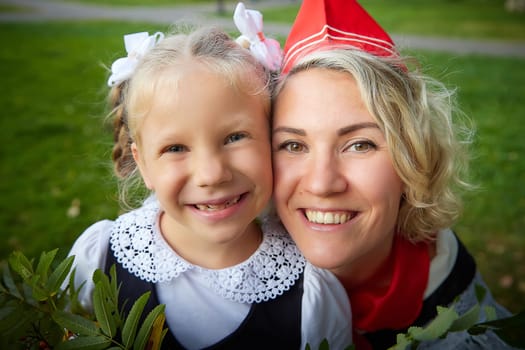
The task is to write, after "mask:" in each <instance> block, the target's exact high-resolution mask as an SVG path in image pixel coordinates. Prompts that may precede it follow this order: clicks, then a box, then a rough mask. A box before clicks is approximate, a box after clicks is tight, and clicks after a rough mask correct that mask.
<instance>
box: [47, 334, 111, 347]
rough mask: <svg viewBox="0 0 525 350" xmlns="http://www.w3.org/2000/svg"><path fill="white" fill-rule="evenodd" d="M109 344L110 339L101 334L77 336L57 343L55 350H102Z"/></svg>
mask: <svg viewBox="0 0 525 350" xmlns="http://www.w3.org/2000/svg"><path fill="white" fill-rule="evenodd" d="M110 345H111V340H110V339H107V338H106V337H104V336H102V335H98V336H89V337H78V338H75V339H73V340H69V341H66V342H62V343H59V344H58V345H57V347H56V349H57V350H70V349H72V350H102V349H107V348H108V347H109V346H110Z"/></svg>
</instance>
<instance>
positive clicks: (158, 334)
mask: <svg viewBox="0 0 525 350" xmlns="http://www.w3.org/2000/svg"><path fill="white" fill-rule="evenodd" d="M165 321H166V315H165V314H164V313H161V314H159V315H158V316H157V317H156V318H155V321H153V326H152V327H151V333H150V335H149V340H148V344H147V345H148V350H160V349H161V346H162V341H163V340H164V337H165V336H166V333H167V332H168V329H167V328H164V322H165Z"/></svg>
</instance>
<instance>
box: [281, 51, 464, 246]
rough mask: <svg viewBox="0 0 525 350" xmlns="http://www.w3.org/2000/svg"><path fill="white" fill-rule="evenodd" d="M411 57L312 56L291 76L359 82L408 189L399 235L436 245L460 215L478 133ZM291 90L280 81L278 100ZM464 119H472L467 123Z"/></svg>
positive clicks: (321, 53) (360, 53)
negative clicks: (328, 74) (313, 74)
mask: <svg viewBox="0 0 525 350" xmlns="http://www.w3.org/2000/svg"><path fill="white" fill-rule="evenodd" d="M407 62H408V60H407V59H403V58H401V57H388V58H387V57H378V56H374V55H371V54H369V53H366V52H364V51H361V50H356V49H353V48H335V49H332V50H324V51H323V50H321V51H317V52H312V53H310V54H307V55H306V56H304V57H303V58H302V59H300V60H299V61H298V62H297V63H296V64H295V65H294V67H293V68H292V69H291V70H290V72H289V74H288V76H291V75H293V74H296V73H298V72H301V71H305V70H309V69H314V68H321V69H329V70H335V71H339V72H345V73H348V74H350V75H351V76H352V77H353V78H354V79H355V81H356V83H357V85H358V87H359V90H360V93H361V97H362V99H363V101H364V103H365V104H366V106H367V109H368V111H369V112H370V113H371V114H372V116H373V117H374V118H375V119H376V121H377V123H378V124H379V127H380V128H381V130H382V132H383V133H384V135H385V139H386V142H387V144H388V148H389V151H390V155H391V158H392V161H393V166H394V168H395V169H396V172H397V174H398V175H399V177H400V178H401V180H402V181H403V183H404V193H403V198H402V201H401V204H400V212H399V216H398V221H397V232H399V234H401V235H404V236H405V237H406V238H408V239H409V240H411V241H413V242H417V241H423V240H428V239H433V238H434V237H435V234H436V232H437V231H438V230H440V229H444V228H447V227H450V226H451V225H452V224H453V223H454V222H455V220H456V219H457V218H458V216H459V214H460V212H461V209H462V200H461V196H460V190H462V189H468V188H470V187H471V185H470V184H469V183H468V182H467V181H466V180H465V176H466V175H467V165H468V153H467V151H468V147H467V146H468V144H469V143H470V142H471V138H472V131H471V129H470V128H467V127H466V125H467V124H466V123H462V124H460V123H459V122H458V123H457V124H456V123H455V121H454V120H453V117H464V116H463V115H462V114H461V113H460V111H459V110H458V109H457V107H456V105H455V101H454V96H455V91H454V90H449V89H447V88H446V87H445V86H444V85H443V84H442V83H440V82H439V81H437V80H435V79H433V78H431V77H429V76H425V75H424V74H421V73H420V72H418V71H409V70H408V69H407V66H406V63H407ZM284 84H286V77H284V78H283V80H282V81H281V82H280V83H279V85H278V86H277V89H276V91H275V96H277V95H278V92H279V91H280V90H281V89H282V87H283V85H284ZM464 121H466V119H465V120H464Z"/></svg>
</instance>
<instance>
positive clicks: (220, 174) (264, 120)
mask: <svg viewBox="0 0 525 350" xmlns="http://www.w3.org/2000/svg"><path fill="white" fill-rule="evenodd" d="M184 69H185V71H184V73H183V75H182V76H181V78H180V79H179V81H178V84H166V83H161V84H160V85H159V86H158V88H157V92H156V94H155V98H154V101H152V105H151V109H150V111H149V113H148V115H147V116H146V117H145V118H144V120H143V121H141V122H140V123H139V125H138V136H139V142H137V143H136V144H134V145H133V146H132V150H133V152H134V156H135V159H136V160H137V164H138V165H139V169H140V172H141V175H142V177H143V179H144V182H145V184H146V186H147V187H148V188H149V189H151V190H153V191H154V192H155V194H156V196H157V198H158V200H159V202H160V205H161V207H162V208H163V209H164V215H163V217H162V219H161V227H162V229H163V234H164V235H165V236H169V237H166V238H167V239H168V241H170V242H184V244H183V245H182V246H181V247H175V249H176V250H177V251H178V252H179V253H180V252H181V250H183V249H185V247H193V248H197V247H200V248H197V249H201V250H204V251H205V249H206V248H210V249H213V248H217V247H218V246H221V247H223V248H224V247H228V245H229V244H236V243H238V242H239V239H241V240H242V239H243V235H244V233H245V232H246V231H247V230H251V231H253V227H254V226H253V225H250V224H251V223H252V222H253V220H254V219H255V218H256V216H257V215H258V214H259V213H260V212H261V211H262V210H263V209H264V207H265V206H266V204H267V202H268V200H269V199H270V197H271V191H272V171H271V148H270V141H269V119H268V116H267V112H266V111H267V108H265V102H264V101H263V98H262V97H261V95H253V94H252V95H248V94H245V93H243V92H241V91H238V90H237V89H235V88H234V87H232V86H231V85H230V84H229V83H228V82H227V81H226V80H225V79H224V78H222V77H219V76H218V75H217V74H215V73H212V72H210V71H209V70H207V69H205V68H203V66H202V65H196V64H193V65H192V66H190V67H188V66H185V67H184ZM166 74H177V75H180V73H177V72H175V73H170V72H166Z"/></svg>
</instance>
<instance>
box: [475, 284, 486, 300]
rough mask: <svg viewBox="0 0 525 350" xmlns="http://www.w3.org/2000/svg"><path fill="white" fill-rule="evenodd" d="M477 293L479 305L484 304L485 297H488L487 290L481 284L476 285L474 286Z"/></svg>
mask: <svg viewBox="0 0 525 350" xmlns="http://www.w3.org/2000/svg"><path fill="white" fill-rule="evenodd" d="M474 288H475V291H476V299H477V300H478V303H480V304H481V303H482V302H483V299H485V295H487V288H485V287H483V286H482V285H481V284H476V285H475V286H474Z"/></svg>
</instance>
